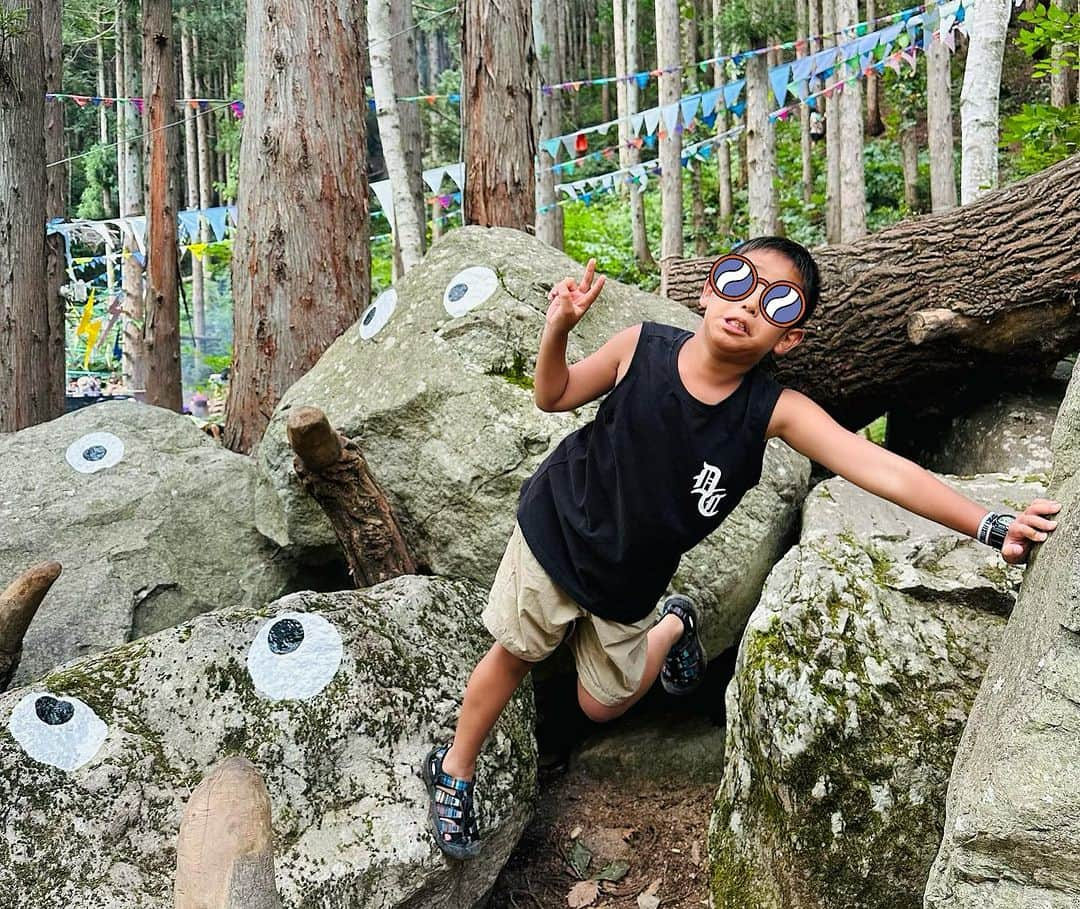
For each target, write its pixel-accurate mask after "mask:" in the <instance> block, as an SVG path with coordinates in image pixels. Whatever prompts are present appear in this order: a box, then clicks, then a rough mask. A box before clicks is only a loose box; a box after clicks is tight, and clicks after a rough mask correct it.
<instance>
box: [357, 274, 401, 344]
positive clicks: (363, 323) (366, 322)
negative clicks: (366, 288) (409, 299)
mask: <svg viewBox="0 0 1080 909" xmlns="http://www.w3.org/2000/svg"><path fill="white" fill-rule="evenodd" d="M396 307H397V291H396V290H394V288H392V287H389V288H387V289H386V290H384V291H383V292H382V293H381V294H379V296H377V297H376V298H375V302H374V303H372V304H371V305H370V306H369V307H368V308H367V309H365V310H364V314H363V315H362V316H360V337H361V338H363V339H364V340H365V341H366V340H368V339H369V338H373V337H375V335H377V334H378V333H379V332H380V331H381V330H382V327H383V326H384V325H386V323H387V322H389V321H390V316H392V315H393V313H394V309H395V308H396Z"/></svg>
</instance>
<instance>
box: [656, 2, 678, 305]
mask: <svg viewBox="0 0 1080 909" xmlns="http://www.w3.org/2000/svg"><path fill="white" fill-rule="evenodd" d="M655 5H656V66H657V69H659V70H661V75H660V98H659V103H660V107H661V108H663V107H665V106H667V105H670V104H678V101H679V97H680V95H681V94H682V72H681V71H680V70H679V68H678V67H679V62H680V61H679V3H678V0H656V4H655ZM671 70H673V71H671ZM658 129H659V131H660V154H659V156H658V159H659V162H660V192H661V194H662V199H661V212H662V215H661V222H660V237H661V240H660V293H661V295H663V294H665V293H666V292H667V275H668V270H669V269H670V267H671V263H672V261H673V260H674V259H678V258H681V257H682V254H683V202H682V166H681V157H682V139H681V138H680V136H679V133H678V132H676V131H675V130H673V129H669V128H668V126H667V124H666V123H665V122H664V117H663V116H661V117H660V126H659V127H658Z"/></svg>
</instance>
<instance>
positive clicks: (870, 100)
mask: <svg viewBox="0 0 1080 909" xmlns="http://www.w3.org/2000/svg"><path fill="white" fill-rule="evenodd" d="M855 15H856V17H857V16H858V10H856V12H855ZM866 18H867V21H868V22H869V25H868V26H867V28H869V30H870V31H874V30H875V29H876V28H877V25H876V20H877V0H866ZM880 98H881V76H880V75H878V71H877V70H876V69H873V68H871V70H870V72H869V73H868V74H867V76H866V134H867V135H868V136H880V135H881V134H882V133H884V132H885V124H884V123H883V122H882V120H881V101H880Z"/></svg>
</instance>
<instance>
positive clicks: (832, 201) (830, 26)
mask: <svg viewBox="0 0 1080 909" xmlns="http://www.w3.org/2000/svg"><path fill="white" fill-rule="evenodd" d="M821 22H822V27H823V28H824V35H825V46H826V47H836V46H837V44H838V43H839V42H838V41H837V37H836V34H835V33H836V0H821ZM841 70H842V65H841V64H836V65H835V68H834V69H833V72H832V75H830V76H827V77H826V79H825V91H826V92H830V94H829V96H828V97H825V98H824V104H825V239H826V242H828V243H839V242H840V202H841V198H840V95H839V94H837V93H836V90H835V88H834V87H835V86H836V85H837V83H838V82H839V74H840V72H841ZM840 91H841V92H842V91H843V87H842V86H841V88H840Z"/></svg>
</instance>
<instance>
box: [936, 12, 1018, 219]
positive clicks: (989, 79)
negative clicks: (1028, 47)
mask: <svg viewBox="0 0 1080 909" xmlns="http://www.w3.org/2000/svg"><path fill="white" fill-rule="evenodd" d="M1009 12H1010V5H1009V3H1008V0H997V2H984V3H978V4H976V5H975V6H974V7H972V9H971V11H970V12H969V14H968V16H969V18H968V19H967V20H965V21H966V23H967V26H968V50H967V63H966V64H965V65H964V85H963V88H961V90H960V144H961V152H962V154H961V164H960V202H961V204H962V205H967V204H968V203H969V202H971V201H973V200H975V199H977V198H978V197H979V196H981V195H982V194H983V193H986V192H989V191H990V190H992V189H996V188H997V185H998V129H999V122H998V97H999V94H1000V91H1001V61H1002V57H1003V55H1004V53H1005V32H1006V30H1007V29H1008V27H1009ZM942 50H943V52H945V53H946V60H947V59H948V56H947V54H948V52H947V51H945V49H944V48H942Z"/></svg>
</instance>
